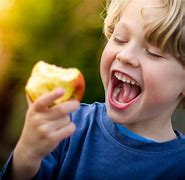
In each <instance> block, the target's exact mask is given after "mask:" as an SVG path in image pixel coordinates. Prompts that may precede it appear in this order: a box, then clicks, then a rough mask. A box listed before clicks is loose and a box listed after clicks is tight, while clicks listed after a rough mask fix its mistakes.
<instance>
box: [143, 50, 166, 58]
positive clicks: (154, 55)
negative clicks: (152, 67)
mask: <svg viewBox="0 0 185 180" xmlns="http://www.w3.org/2000/svg"><path fill="white" fill-rule="evenodd" d="M146 53H147V54H148V55H150V56H152V57H154V58H164V57H163V56H162V55H161V54H158V53H154V52H151V51H149V50H147V49H146Z"/></svg>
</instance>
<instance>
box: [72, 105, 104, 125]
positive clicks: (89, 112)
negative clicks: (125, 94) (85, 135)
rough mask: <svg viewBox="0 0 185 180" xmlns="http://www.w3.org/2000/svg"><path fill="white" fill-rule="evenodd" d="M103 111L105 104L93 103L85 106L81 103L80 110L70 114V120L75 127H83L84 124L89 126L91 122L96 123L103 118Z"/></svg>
mask: <svg viewBox="0 0 185 180" xmlns="http://www.w3.org/2000/svg"><path fill="white" fill-rule="evenodd" d="M104 111H105V104H104V103H99V102H95V103H93V104H86V103H82V104H81V105H80V108H79V109H78V110H77V111H75V112H73V113H71V115H70V116H71V120H72V121H73V122H74V123H75V124H76V125H80V124H81V125H84V124H87V123H88V124H89V123H91V122H92V121H94V120H95V121H96V120H98V119H100V118H101V117H102V116H103V113H104Z"/></svg>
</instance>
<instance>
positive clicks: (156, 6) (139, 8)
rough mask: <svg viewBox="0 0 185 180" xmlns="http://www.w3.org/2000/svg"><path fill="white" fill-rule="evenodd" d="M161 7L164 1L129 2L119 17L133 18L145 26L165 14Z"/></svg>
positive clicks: (134, 0) (137, 0)
mask: <svg viewBox="0 0 185 180" xmlns="http://www.w3.org/2000/svg"><path fill="white" fill-rule="evenodd" d="M163 6H164V0H130V1H129V3H128V5H127V7H126V8H125V9H124V11H123V12H122V16H121V17H123V18H124V19H126V18H131V19H132V18H133V19H135V20H136V21H142V22H143V23H144V24H145V25H146V24H149V23H151V22H154V21H155V20H157V19H159V18H160V17H161V15H162V14H164V13H165V9H164V7H163Z"/></svg>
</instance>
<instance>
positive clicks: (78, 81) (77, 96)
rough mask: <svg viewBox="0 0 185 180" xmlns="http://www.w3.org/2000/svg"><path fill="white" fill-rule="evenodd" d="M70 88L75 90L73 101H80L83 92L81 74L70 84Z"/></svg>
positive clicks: (83, 83)
mask: <svg viewBox="0 0 185 180" xmlns="http://www.w3.org/2000/svg"><path fill="white" fill-rule="evenodd" d="M72 86H73V87H74V89H75V93H74V95H73V96H74V99H77V100H79V101H81V100H82V98H83V95H84V92H85V79H84V76H83V74H82V73H80V74H79V76H78V78H77V79H75V80H74V81H73V82H72Z"/></svg>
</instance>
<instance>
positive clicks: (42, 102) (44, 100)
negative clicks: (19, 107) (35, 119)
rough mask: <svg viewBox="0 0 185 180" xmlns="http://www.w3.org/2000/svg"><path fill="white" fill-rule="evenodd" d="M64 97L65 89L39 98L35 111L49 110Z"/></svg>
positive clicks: (56, 90)
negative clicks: (57, 100) (56, 101)
mask: <svg viewBox="0 0 185 180" xmlns="http://www.w3.org/2000/svg"><path fill="white" fill-rule="evenodd" d="M62 95H64V90H63V89H58V88H57V89H55V90H53V91H51V92H49V93H47V94H44V95H42V96H41V97H39V98H38V100H36V101H35V106H34V109H35V110H36V111H40V110H43V109H45V108H48V107H49V106H51V105H52V104H53V103H54V101H55V100H56V99H58V98H59V97H61V96H62Z"/></svg>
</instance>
